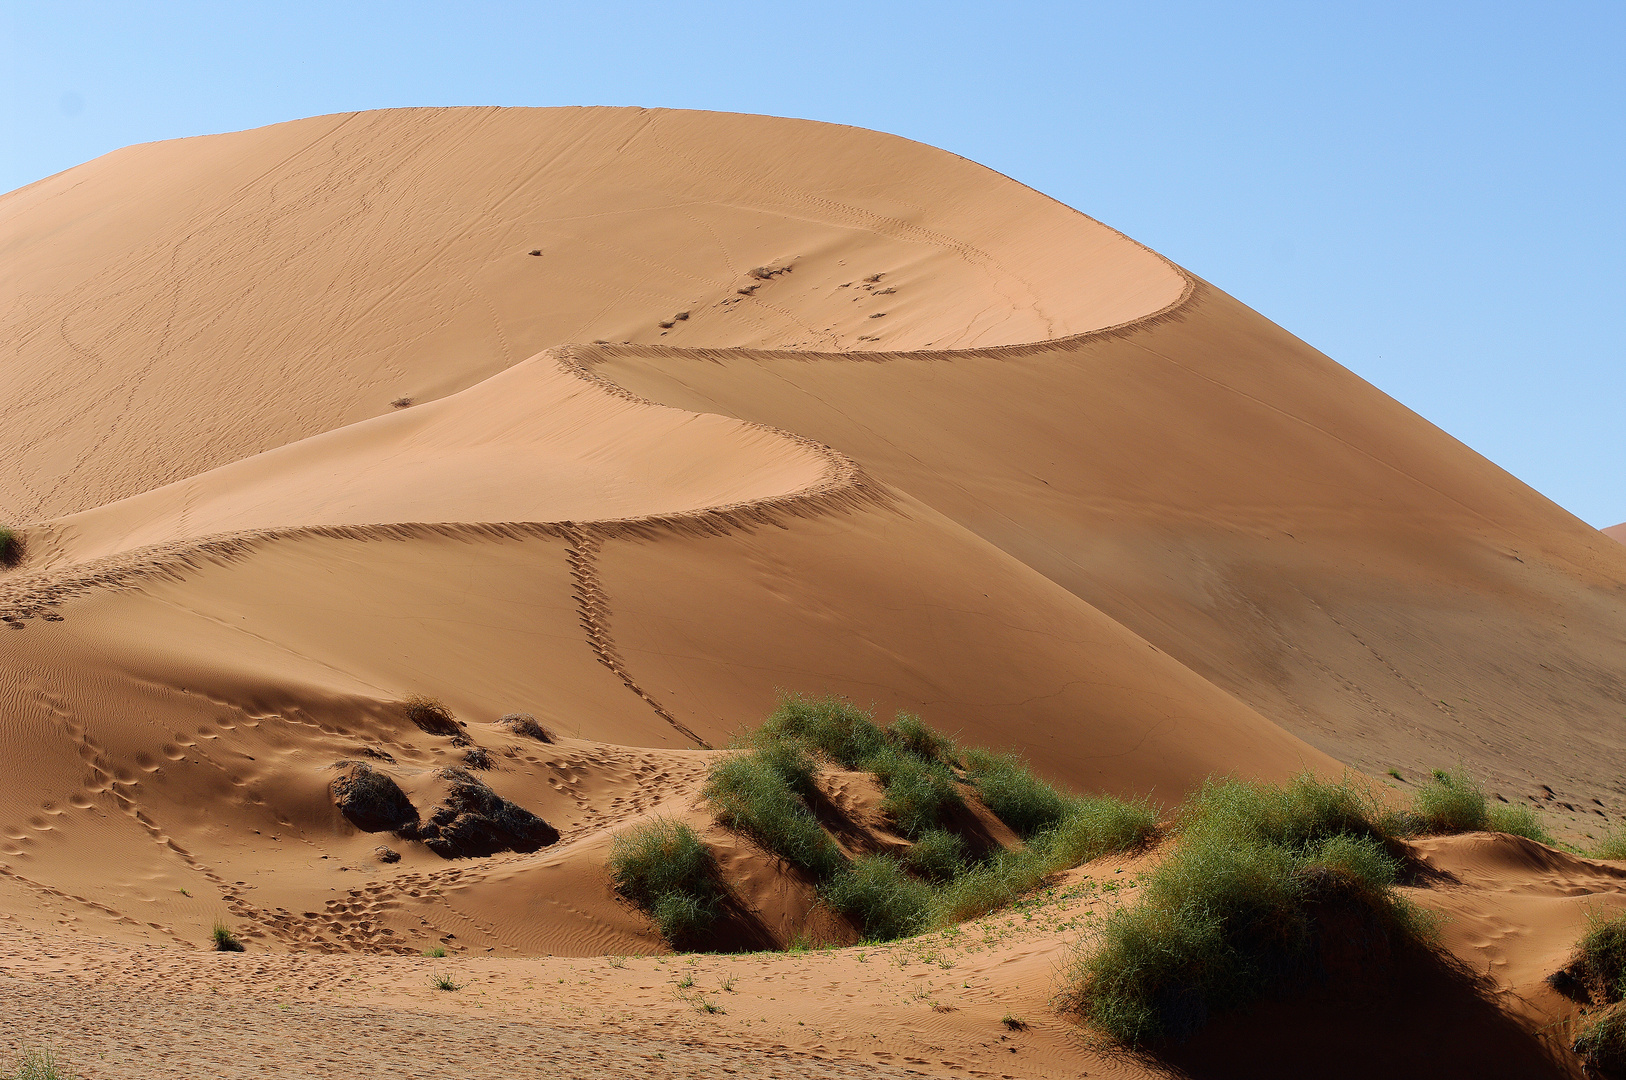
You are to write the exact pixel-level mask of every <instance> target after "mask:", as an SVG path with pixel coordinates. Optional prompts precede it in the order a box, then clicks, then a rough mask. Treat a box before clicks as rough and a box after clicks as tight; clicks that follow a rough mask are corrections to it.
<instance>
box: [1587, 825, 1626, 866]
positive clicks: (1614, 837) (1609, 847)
mask: <svg viewBox="0 0 1626 1080" xmlns="http://www.w3.org/2000/svg"><path fill="white" fill-rule="evenodd" d="M1592 857H1593V858H1594V859H1616V860H1619V859H1626V825H1622V826H1621V827H1620V828H1618V829H1615V830H1613V831H1612V832H1609V833H1607V834H1605V835H1604V838H1603V839H1602V840H1600V841H1598V846H1597V847H1596V848H1593V849H1592Z"/></svg>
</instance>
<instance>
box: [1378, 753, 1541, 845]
mask: <svg viewBox="0 0 1626 1080" xmlns="http://www.w3.org/2000/svg"><path fill="white" fill-rule="evenodd" d="M1405 826H1406V828H1405V830H1404V831H1405V832H1408V833H1461V832H1478V831H1480V830H1489V831H1491V832H1503V833H1508V834H1510V835H1512V836H1523V837H1525V838H1526V839H1529V840H1534V841H1536V842H1537V843H1540V844H1553V843H1556V841H1555V840H1554V839H1553V836H1552V834H1551V833H1549V832H1548V831H1547V829H1546V827H1545V826H1544V825H1543V824H1542V822H1541V816H1540V814H1538V813H1537V812H1536V811H1535V810H1534V809H1532V808H1530V807H1528V806H1522V805H1519V804H1516V803H1493V802H1491V801H1490V799H1488V798H1487V797H1486V795H1485V791H1484V789H1483V788H1481V787H1480V786H1479V784H1478V783H1476V782H1475V781H1474V779H1473V778H1472V777H1470V776H1469V775H1468V774H1467V773H1465V772H1463V771H1462V770H1460V769H1458V770H1455V771H1446V770H1444V769H1436V770H1434V774H1433V775H1432V776H1431V777H1430V778H1429V780H1428V782H1427V783H1425V784H1424V785H1423V786H1422V787H1420V788H1418V789H1417V792H1416V794H1415V795H1413V796H1412V812H1411V814H1410V815H1409V816H1408V820H1406V822H1405Z"/></svg>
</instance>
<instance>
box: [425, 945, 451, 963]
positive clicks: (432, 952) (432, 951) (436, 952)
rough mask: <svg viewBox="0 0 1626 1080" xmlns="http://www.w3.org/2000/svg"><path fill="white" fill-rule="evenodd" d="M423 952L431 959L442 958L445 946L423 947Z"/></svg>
mask: <svg viewBox="0 0 1626 1080" xmlns="http://www.w3.org/2000/svg"><path fill="white" fill-rule="evenodd" d="M423 954H424V955H425V956H427V957H429V958H430V959H431V960H440V959H443V958H444V957H445V956H446V946H444V945H436V946H434V947H433V948H428V949H425V950H424V951H423Z"/></svg>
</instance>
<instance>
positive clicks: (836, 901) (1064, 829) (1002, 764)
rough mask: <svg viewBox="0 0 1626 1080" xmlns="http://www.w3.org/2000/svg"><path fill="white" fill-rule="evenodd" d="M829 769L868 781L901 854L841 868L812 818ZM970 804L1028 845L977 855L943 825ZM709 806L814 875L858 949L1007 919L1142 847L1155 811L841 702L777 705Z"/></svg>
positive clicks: (722, 773) (911, 719)
mask: <svg viewBox="0 0 1626 1080" xmlns="http://www.w3.org/2000/svg"><path fill="white" fill-rule="evenodd" d="M825 766H834V767H840V768H845V769H852V770H858V771H863V772H868V773H870V774H872V775H873V776H874V777H875V779H876V782H877V783H878V784H879V786H880V788H881V791H882V799H881V810H882V812H883V813H884V814H885V815H886V817H887V819H888V821H889V822H890V823H891V826H892V828H893V829H894V830H895V831H896V832H897V833H898V834H899V835H900V836H902V837H904V838H905V839H907V840H908V841H909V844H908V846H907V848H905V849H904V850H903V851H901V852H899V853H889V854H874V855H862V856H859V857H857V858H849V857H848V855H847V854H846V853H845V852H844V851H843V850H842V849H841V847H840V845H838V844H837V843H836V842H835V840H834V839H833V838H832V837H831V836H830V834H829V833H828V832H826V831H825V829H824V827H823V826H822V825H821V824H820V822H819V818H818V815H817V814H816V813H815V803H816V802H817V800H818V799H819V798H820V796H819V794H818V790H817V786H816V784H815V782H814V781H815V778H816V777H817V775H818V773H819V770H820V769H821V768H822V767H825ZM971 792H975V793H976V794H977V796H978V797H979V798H981V799H982V801H983V802H984V804H985V805H987V806H988V808H989V810H990V811H991V812H993V813H994V815H995V816H996V817H998V818H1000V820H1002V821H1004V822H1005V823H1006V824H1007V825H1009V826H1010V827H1011V829H1012V830H1013V831H1014V832H1016V833H1017V835H1018V836H1020V837H1021V838H1022V840H1023V846H1022V847H1021V848H1019V849H1014V850H1006V849H1003V848H1001V849H998V850H996V851H993V852H991V853H986V854H983V855H981V856H979V857H973V856H972V853H971V849H970V847H969V845H968V844H967V843H966V840H965V838H964V837H962V836H961V835H959V834H958V833H957V832H955V831H954V829H953V828H952V827H951V825H952V824H953V823H954V822H955V821H956V820H960V819H963V817H964V815H965V813H966V801H965V800H966V797H967V794H968V793H971ZM705 795H706V798H707V799H708V800H709V802H710V803H711V805H712V806H713V807H714V808H715V810H716V813H717V820H718V822H719V823H720V824H722V825H724V826H726V827H728V828H731V829H734V830H737V831H739V832H741V833H744V834H745V835H747V836H749V837H750V838H751V839H753V840H755V841H756V842H757V843H758V844H760V845H761V846H762V847H763V848H764V849H765V850H767V851H769V852H771V853H773V854H774V855H776V856H778V857H779V858H781V859H783V860H784V861H785V862H786V863H787V864H789V865H790V866H792V867H794V868H795V869H797V870H799V871H801V872H802V873H804V874H805V875H807V877H809V878H810V879H811V880H812V881H813V882H814V883H815V884H816V885H817V887H818V889H819V897H820V899H821V900H822V901H823V903H824V904H825V905H826V906H827V907H829V908H830V909H831V910H833V911H835V912H837V913H838V914H840V915H842V916H843V917H845V918H846V919H847V920H848V921H849V922H850V923H852V925H853V926H854V927H855V928H857V929H858V931H859V933H860V934H862V935H863V937H864V938H865V940H869V941H889V940H893V939H895V938H900V937H907V936H910V935H913V934H917V933H920V932H921V931H923V930H926V929H930V928H932V927H935V926H942V925H946V924H948V923H952V922H957V921H960V920H962V919H965V918H970V917H973V916H976V915H981V914H984V913H986V912H989V911H993V910H996V909H997V908H1000V907H1003V906H1005V905H1007V904H1010V903H1011V902H1013V901H1015V900H1016V899H1018V898H1020V897H1021V896H1022V895H1023V894H1024V893H1027V892H1031V891H1032V890H1034V889H1035V888H1037V887H1038V886H1039V885H1040V884H1041V883H1042V882H1043V881H1044V880H1045V879H1046V878H1048V877H1049V876H1051V875H1052V874H1054V873H1056V872H1057V871H1059V870H1063V869H1067V868H1069V867H1072V866H1077V865H1079V864H1080V863H1083V862H1086V861H1088V860H1090V859H1093V858H1097V857H1099V856H1102V855H1105V854H1109V853H1112V852H1115V851H1123V850H1126V849H1128V848H1131V847H1134V846H1136V845H1138V844H1141V843H1144V842H1145V841H1146V840H1147V839H1148V838H1149V837H1151V836H1152V835H1153V833H1154V832H1155V831H1156V827H1157V814H1156V811H1155V810H1154V809H1153V808H1152V807H1151V805H1150V804H1148V803H1145V802H1141V803H1134V804H1131V803H1125V802H1122V801H1119V800H1116V799H1109V798H1086V797H1080V796H1076V795H1070V794H1064V793H1062V792H1060V791H1058V790H1056V789H1055V788H1054V787H1052V786H1051V785H1049V784H1047V783H1045V782H1043V781H1041V780H1039V779H1038V778H1036V777H1035V776H1033V774H1032V772H1031V771H1030V770H1029V768H1028V766H1027V764H1026V763H1025V762H1024V761H1022V759H1020V758H1019V757H1016V756H1014V755H1009V754H994V753H991V752H989V751H985V750H962V749H961V748H960V747H958V746H957V745H956V744H955V742H954V740H952V739H950V738H949V737H947V736H946V735H943V734H941V733H940V732H937V731H934V730H933V729H932V728H930V727H928V726H927V725H926V724H925V723H924V722H923V721H922V720H921V719H920V718H919V717H917V716H914V715H912V714H909V713H902V712H900V713H898V714H897V716H896V717H895V718H894V719H893V721H892V722H891V723H890V724H888V725H887V726H885V727H882V726H881V725H879V724H877V723H876V722H875V720H874V717H873V714H872V713H870V712H869V711H867V710H864V709H860V708H858V707H857V706H855V705H853V704H852V703H851V702H848V701H845V700H843V699H841V698H835V697H821V698H814V697H807V696H802V695H793V696H789V697H786V698H784V699H782V700H781V701H780V703H779V706H778V708H777V709H775V710H774V712H773V713H772V714H771V715H770V716H769V717H768V718H767V720H766V721H765V722H764V723H763V725H762V727H761V728H760V729H758V730H757V731H756V732H753V733H751V734H750V735H747V736H744V737H742V738H741V739H739V740H737V741H736V742H735V744H734V747H733V752H732V753H730V754H729V755H728V756H726V757H724V758H723V759H722V760H721V761H719V762H718V763H717V764H716V765H715V766H713V768H712V770H711V774H710V776H709V778H708V780H707V783H706V788H705Z"/></svg>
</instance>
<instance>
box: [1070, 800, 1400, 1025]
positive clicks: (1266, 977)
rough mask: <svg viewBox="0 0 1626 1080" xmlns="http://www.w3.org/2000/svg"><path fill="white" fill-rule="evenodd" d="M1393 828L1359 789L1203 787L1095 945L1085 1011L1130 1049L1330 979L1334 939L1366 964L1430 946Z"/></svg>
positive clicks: (1083, 984) (1089, 946)
mask: <svg viewBox="0 0 1626 1080" xmlns="http://www.w3.org/2000/svg"><path fill="white" fill-rule="evenodd" d="M1393 826H1394V819H1393V818H1390V817H1387V816H1386V814H1385V812H1384V811H1383V810H1382V809H1381V808H1380V807H1379V805H1378V804H1377V802H1376V801H1375V800H1374V799H1373V798H1372V797H1371V796H1369V795H1368V794H1367V793H1366V792H1365V791H1363V790H1362V789H1360V788H1359V787H1357V786H1356V785H1355V784H1354V783H1353V782H1351V781H1343V782H1327V781H1322V780H1318V779H1316V778H1314V777H1312V776H1309V775H1305V776H1301V777H1298V778H1296V779H1295V780H1293V781H1292V782H1290V783H1289V784H1285V785H1269V784H1253V783H1243V782H1240V781H1222V782H1212V783H1210V784H1208V785H1206V786H1205V787H1204V788H1203V789H1202V791H1200V792H1199V793H1198V795H1197V796H1196V797H1195V798H1194V799H1193V800H1192V801H1191V802H1190V803H1189V804H1188V805H1187V807H1186V808H1185V810H1184V811H1183V813H1182V814H1181V815H1180V819H1179V822H1178V825H1177V828H1178V833H1177V845H1176V847H1175V850H1174V852H1173V854H1171V855H1170V856H1169V858H1168V859H1166V860H1165V861H1164V862H1163V864H1162V865H1161V866H1159V867H1158V869H1157V870H1156V871H1155V872H1153V873H1152V875H1151V877H1150V878H1149V879H1148V881H1147V882H1146V884H1145V886H1144V887H1143V889H1142V890H1141V896H1140V900H1139V901H1138V902H1137V903H1136V904H1134V905H1132V906H1129V907H1125V908H1120V909H1119V910H1118V911H1116V912H1114V913H1113V914H1112V915H1110V916H1109V917H1108V918H1107V919H1106V920H1105V922H1104V923H1103V924H1102V925H1101V927H1100V928H1099V929H1098V930H1097V931H1096V932H1095V933H1094V934H1093V935H1092V937H1091V939H1090V940H1089V941H1088V942H1087V943H1086V946H1085V948H1084V950H1083V952H1082V954H1081V956H1080V959H1079V961H1078V966H1077V969H1076V971H1075V981H1074V991H1073V993H1074V1002H1075V1004H1076V1006H1077V1008H1078V1009H1079V1010H1080V1011H1081V1012H1083V1013H1084V1014H1085V1015H1086V1016H1088V1017H1089V1018H1090V1020H1091V1021H1092V1022H1094V1023H1095V1024H1096V1026H1098V1027H1100V1028H1101V1029H1102V1030H1104V1031H1105V1032H1107V1033H1108V1034H1109V1035H1111V1036H1112V1037H1114V1038H1116V1039H1118V1040H1120V1041H1122V1042H1125V1043H1128V1044H1130V1045H1142V1044H1146V1043H1150V1042H1156V1041H1159V1040H1179V1039H1183V1038H1186V1037H1187V1036H1189V1035H1191V1034H1192V1033H1194V1032H1195V1031H1197V1030H1198V1029H1199V1028H1201V1027H1202V1026H1203V1025H1204V1024H1205V1023H1206V1022H1207V1020H1208V1017H1209V1015H1210V1014H1211V1013H1213V1012H1216V1011H1220V1010H1223V1009H1228V1008H1234V1007H1237V1006H1241V1005H1244V1004H1247V1003H1248V1002H1250V1001H1253V1000H1256V999H1258V998H1260V997H1263V996H1265V995H1268V994H1272V993H1279V992H1282V991H1285V990H1288V989H1291V988H1293V987H1295V986H1297V985H1301V984H1303V983H1305V982H1307V981H1309V980H1311V979H1313V978H1315V977H1317V976H1319V975H1322V974H1324V972H1325V964H1326V961H1327V959H1328V956H1327V953H1328V948H1329V944H1330V943H1331V942H1332V941H1333V940H1335V939H1341V940H1343V941H1346V942H1347V941H1349V940H1350V939H1351V938H1353V939H1354V940H1355V941H1357V942H1358V944H1359V951H1360V953H1361V954H1362V955H1364V956H1370V955H1373V954H1378V955H1382V954H1384V953H1386V952H1387V951H1389V950H1390V949H1393V948H1399V947H1406V946H1409V945H1413V944H1416V943H1419V942H1421V941H1423V940H1425V939H1426V938H1427V937H1429V936H1430V934H1431V933H1432V923H1431V922H1430V920H1429V919H1428V918H1427V917H1426V916H1425V915H1424V914H1423V913H1422V912H1421V911H1420V910H1419V909H1417V908H1416V907H1414V906H1413V905H1411V904H1410V903H1408V902H1407V901H1406V900H1404V899H1403V898H1401V897H1400V896H1399V895H1398V894H1397V893H1396V892H1395V891H1394V889H1393V886H1394V884H1395V880H1396V878H1397V876H1398V874H1399V871H1400V864H1399V862H1398V860H1397V859H1396V858H1395V857H1394V856H1393V855H1391V854H1390V853H1389V851H1388V850H1387V849H1386V841H1387V840H1389V839H1390V830H1391V829H1392V828H1393Z"/></svg>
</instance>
